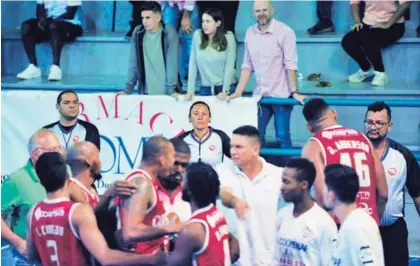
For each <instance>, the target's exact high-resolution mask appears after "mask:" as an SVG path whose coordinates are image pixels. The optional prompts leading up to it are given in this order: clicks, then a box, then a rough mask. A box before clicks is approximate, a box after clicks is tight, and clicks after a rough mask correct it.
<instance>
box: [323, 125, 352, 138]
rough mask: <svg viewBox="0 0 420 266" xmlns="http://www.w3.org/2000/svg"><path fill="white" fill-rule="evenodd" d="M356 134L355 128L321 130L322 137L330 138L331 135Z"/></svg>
mask: <svg viewBox="0 0 420 266" xmlns="http://www.w3.org/2000/svg"><path fill="white" fill-rule="evenodd" d="M358 134H359V132H357V130H354V129H343V128H341V129H337V130H334V131H323V132H322V133H321V136H322V137H323V138H324V139H332V138H333V137H344V136H356V135H358Z"/></svg>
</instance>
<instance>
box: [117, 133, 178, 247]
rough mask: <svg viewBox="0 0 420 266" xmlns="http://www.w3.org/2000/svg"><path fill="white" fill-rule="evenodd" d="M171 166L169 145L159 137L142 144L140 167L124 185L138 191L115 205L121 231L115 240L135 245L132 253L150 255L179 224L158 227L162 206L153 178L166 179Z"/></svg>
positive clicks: (155, 180) (121, 198) (170, 148)
mask: <svg viewBox="0 0 420 266" xmlns="http://www.w3.org/2000/svg"><path fill="white" fill-rule="evenodd" d="M174 162H175V149H174V146H173V145H172V143H171V142H170V141H169V140H168V139H166V138H164V137H162V136H154V137H151V138H150V139H148V140H147V141H146V143H145V144H144V148H143V156H142V161H141V164H140V167H139V169H138V170H135V171H134V172H132V173H131V174H129V175H128V176H127V178H126V180H127V181H131V182H133V183H135V184H136V185H137V186H138V188H137V191H136V193H134V194H133V195H132V196H130V197H120V198H119V202H118V208H119V211H118V214H119V217H118V219H119V224H120V227H121V231H120V232H119V234H117V237H118V238H119V239H120V240H121V238H122V241H120V242H123V244H124V245H131V244H135V252H137V253H140V254H150V253H152V252H154V251H155V250H157V249H159V248H160V247H161V245H162V244H163V243H164V239H165V238H164V236H165V235H169V234H172V233H177V232H179V230H180V229H181V228H182V225H183V224H182V223H179V224H176V225H164V224H161V223H159V221H160V218H161V217H162V215H164V214H165V208H164V206H163V202H162V200H161V199H160V197H159V193H158V186H159V180H158V178H157V176H168V175H169V174H170V173H171V172H172V169H173V166H174Z"/></svg>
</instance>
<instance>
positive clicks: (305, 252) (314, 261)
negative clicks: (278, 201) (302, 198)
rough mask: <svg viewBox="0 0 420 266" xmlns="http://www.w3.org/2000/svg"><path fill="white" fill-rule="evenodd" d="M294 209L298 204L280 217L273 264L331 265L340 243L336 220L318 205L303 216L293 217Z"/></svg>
mask: <svg viewBox="0 0 420 266" xmlns="http://www.w3.org/2000/svg"><path fill="white" fill-rule="evenodd" d="M293 208H294V204H290V205H288V206H286V207H284V208H282V209H280V210H279V212H278V214H277V234H276V246H275V253H274V256H273V260H272V264H271V265H273V266H280V265H281V266H283V265H299V266H304V265H306V266H317V265H319V266H323V265H329V263H330V262H331V257H332V255H333V254H332V250H333V245H334V243H336V241H337V225H336V224H335V223H334V220H333V219H332V218H331V216H330V215H329V214H328V213H327V212H326V211H325V210H323V209H322V208H321V207H319V206H318V205H317V204H316V203H315V204H314V206H313V207H312V208H311V209H309V210H308V211H306V212H305V213H303V214H301V215H300V216H299V217H294V216H293Z"/></svg>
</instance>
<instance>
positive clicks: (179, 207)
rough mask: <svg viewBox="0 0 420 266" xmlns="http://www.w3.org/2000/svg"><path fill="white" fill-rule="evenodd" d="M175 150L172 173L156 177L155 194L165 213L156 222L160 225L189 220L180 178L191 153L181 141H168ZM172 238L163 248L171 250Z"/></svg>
mask: <svg viewBox="0 0 420 266" xmlns="http://www.w3.org/2000/svg"><path fill="white" fill-rule="evenodd" d="M170 141H171V143H172V144H173V145H174V148H175V163H174V168H173V172H172V173H171V174H169V175H168V176H158V179H159V186H158V189H157V192H158V194H159V198H160V200H161V201H162V203H163V208H164V209H165V213H164V214H162V215H161V216H160V220H159V221H156V222H157V223H159V224H161V225H176V224H178V223H180V222H187V221H188V220H189V219H190V218H191V206H190V204H189V203H188V202H186V201H184V200H183V199H182V187H181V181H182V176H183V175H184V173H185V169H186V168H187V166H188V164H189V162H190V159H191V151H190V147H189V146H188V144H187V143H186V142H185V141H183V140H182V139H176V138H173V139H171V140H170ZM171 238H172V236H167V238H166V239H165V248H166V249H168V250H169V251H170V250H172V249H173V246H172V245H170V241H169V240H170V239H171Z"/></svg>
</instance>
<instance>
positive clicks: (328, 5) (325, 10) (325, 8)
mask: <svg viewBox="0 0 420 266" xmlns="http://www.w3.org/2000/svg"><path fill="white" fill-rule="evenodd" d="M332 4H333V1H321V0H318V1H317V2H316V15H317V16H318V19H319V20H320V21H326V22H331V9H332Z"/></svg>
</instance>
